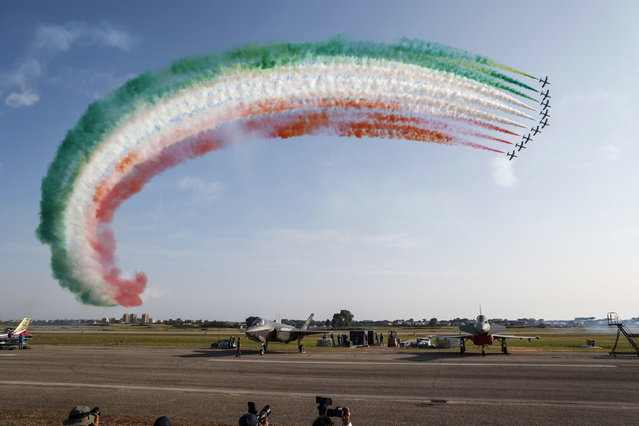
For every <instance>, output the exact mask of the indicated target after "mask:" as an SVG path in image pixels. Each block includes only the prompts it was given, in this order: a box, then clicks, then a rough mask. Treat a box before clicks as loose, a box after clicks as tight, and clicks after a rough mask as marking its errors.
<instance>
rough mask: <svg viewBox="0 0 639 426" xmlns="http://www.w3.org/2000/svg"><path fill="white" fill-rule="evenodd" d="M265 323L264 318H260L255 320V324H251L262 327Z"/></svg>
mask: <svg viewBox="0 0 639 426" xmlns="http://www.w3.org/2000/svg"><path fill="white" fill-rule="evenodd" d="M263 325H264V319H263V318H258V319H256V320H255V321H253V324H251V327H262V326H263Z"/></svg>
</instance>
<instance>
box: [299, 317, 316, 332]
mask: <svg viewBox="0 0 639 426" xmlns="http://www.w3.org/2000/svg"><path fill="white" fill-rule="evenodd" d="M313 315H315V314H311V315H310V316H309V317H308V319H307V320H306V322H305V323H304V325H303V326H302V328H301V329H300V330H307V329H308V326H309V325H311V321H313Z"/></svg>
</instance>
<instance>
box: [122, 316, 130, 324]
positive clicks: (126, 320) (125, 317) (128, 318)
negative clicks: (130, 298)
mask: <svg viewBox="0 0 639 426" xmlns="http://www.w3.org/2000/svg"><path fill="white" fill-rule="evenodd" d="M122 322H123V323H125V324H128V323H130V322H131V314H124V315H122Z"/></svg>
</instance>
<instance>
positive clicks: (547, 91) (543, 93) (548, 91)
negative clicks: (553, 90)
mask: <svg viewBox="0 0 639 426" xmlns="http://www.w3.org/2000/svg"><path fill="white" fill-rule="evenodd" d="M540 95H541V96H543V97H544V99H543V100H544V101H545V100H546V99H548V98H551V97H552V96H550V89H546V91H545V92H541V93H540Z"/></svg>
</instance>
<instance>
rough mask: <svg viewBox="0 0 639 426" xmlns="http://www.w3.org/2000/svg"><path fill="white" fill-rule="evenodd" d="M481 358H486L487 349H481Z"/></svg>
mask: <svg viewBox="0 0 639 426" xmlns="http://www.w3.org/2000/svg"><path fill="white" fill-rule="evenodd" d="M481 356H486V348H484V347H483V346H482V347H481Z"/></svg>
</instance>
